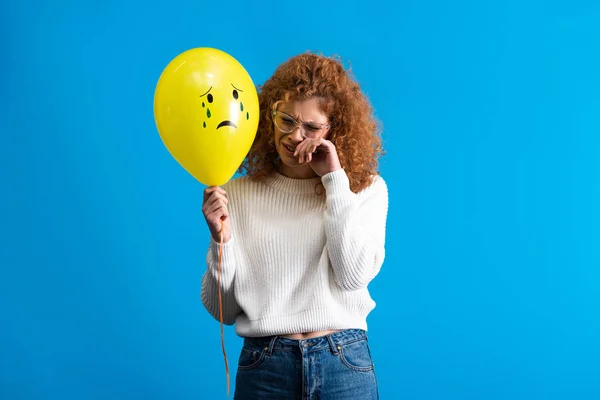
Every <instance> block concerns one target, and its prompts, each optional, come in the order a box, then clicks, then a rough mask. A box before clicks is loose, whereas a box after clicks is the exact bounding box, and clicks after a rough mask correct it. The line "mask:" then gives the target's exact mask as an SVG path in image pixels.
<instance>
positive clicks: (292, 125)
mask: <svg viewBox="0 0 600 400" xmlns="http://www.w3.org/2000/svg"><path fill="white" fill-rule="evenodd" d="M275 125H277V127H278V128H279V129H281V131H282V132H286V133H289V132H291V131H293V130H294V129H296V121H294V120H293V119H292V118H290V117H289V116H287V115H285V114H283V113H281V112H278V113H276V114H275Z"/></svg>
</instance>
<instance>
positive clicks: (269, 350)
mask: <svg viewBox="0 0 600 400" xmlns="http://www.w3.org/2000/svg"><path fill="white" fill-rule="evenodd" d="M277 338H278V336H273V337H272V338H271V342H270V343H269V347H267V349H266V350H267V355H268V356H270V355H271V354H273V347H275V342H276V341H277Z"/></svg>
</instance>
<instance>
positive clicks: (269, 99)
mask: <svg viewBox="0 0 600 400" xmlns="http://www.w3.org/2000/svg"><path fill="white" fill-rule="evenodd" d="M258 91H259V94H258V96H259V103H260V121H259V124H258V132H257V134H256V138H255V139H254V143H253V144H252V148H251V149H250V152H249V153H248V155H247V157H246V159H245V160H244V162H243V163H242V165H241V166H240V171H243V170H245V171H246V174H247V176H248V177H250V178H251V179H253V180H263V179H264V178H266V177H267V176H269V175H270V174H272V173H273V172H275V171H277V168H278V165H279V163H280V162H281V161H280V159H279V154H278V153H277V150H276V148H275V143H274V140H273V138H274V127H273V120H272V117H271V110H273V109H276V107H277V104H279V103H280V102H281V101H285V102H287V101H290V100H294V99H298V100H304V99H307V98H310V97H313V96H317V97H320V98H322V99H323V100H322V101H320V102H319V105H320V108H321V111H322V112H323V113H324V114H326V115H328V117H329V121H330V122H329V123H330V128H329V132H328V134H329V136H328V137H327V139H328V140H330V141H331V142H332V143H333V144H334V145H335V147H336V149H337V154H338V157H339V160H340V164H341V166H342V168H343V169H344V170H345V171H346V174H347V175H348V178H349V180H350V189H351V190H352V191H353V192H354V193H358V192H360V191H361V190H363V189H364V188H366V187H367V186H369V185H370V184H371V182H372V178H373V175H377V174H378V166H379V163H378V158H379V157H380V156H382V155H383V154H384V150H383V148H382V143H381V136H380V134H381V128H380V124H379V122H378V121H377V120H376V119H375V117H374V116H373V110H372V107H371V104H370V102H369V100H368V99H367V97H366V96H365V95H364V94H363V93H362V91H361V90H360V86H359V85H358V83H357V82H356V81H355V80H354V79H353V77H352V76H351V75H350V72H349V71H347V70H346V69H345V68H344V66H343V65H342V63H341V62H340V61H339V59H338V58H334V57H325V56H323V55H316V54H313V53H305V54H300V55H297V56H295V57H292V58H290V59H289V60H288V61H286V62H284V63H283V64H281V65H280V66H279V67H278V68H277V69H276V70H275V73H274V74H273V76H272V77H271V78H269V79H268V80H267V81H266V82H265V83H264V85H262V87H259V88H258Z"/></svg>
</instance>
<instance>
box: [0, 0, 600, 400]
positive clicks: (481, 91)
mask: <svg viewBox="0 0 600 400" xmlns="http://www.w3.org/2000/svg"><path fill="white" fill-rule="evenodd" d="M85 3H87V4H85ZM598 4H599V3H598V2H594V1H587V2H585V1H573V0H572V1H568V2H567V1H533V0H529V1H524V0H521V1H516V0H513V1H497V2H492V1H480V0H479V1H478V0H472V1H466V0H460V1H458V0H457V1H448V2H445V1H433V0H429V1H418V2H417V1H401V2H400V3H399V4H397V5H394V6H392V5H391V2H386V3H385V4H384V3H383V2H376V1H371V2H360V3H356V4H352V3H346V2H342V1H339V2H326V1H321V2H318V6H317V5H311V4H310V3H298V2H296V3H284V2H266V1H265V2H261V4H260V5H252V4H251V2H249V1H235V0H233V1H228V2H219V1H191V0H189V1H178V0H172V1H168V2H164V1H162V2H158V1H144V2H141V1H138V2H125V3H120V2H117V1H105V2H100V1H88V2H76V1H68V0H67V1H64V2H62V3H60V2H58V1H57V2H50V1H46V2H41V1H40V2H35V1H16V0H9V2H3V3H2V5H1V6H0V34H1V38H2V40H1V41H0V46H1V50H2V51H1V57H2V63H1V64H0V68H1V72H2V73H1V74H0V76H1V77H0V79H1V80H2V81H1V88H2V90H1V95H0V102H1V103H0V113H1V120H0V132H1V135H2V136H1V137H2V144H1V146H0V152H1V154H0V156H1V158H0V160H1V161H0V162H1V163H2V165H1V168H0V177H1V189H0V190H1V191H2V192H1V198H0V206H1V207H0V210H1V214H0V217H1V220H0V226H1V230H0V235H1V236H0V265H1V276H0V309H1V314H0V315H1V319H0V398H2V399H219V398H225V396H226V385H225V371H224V362H223V357H222V353H221V348H220V334H219V324H218V322H217V321H215V320H213V319H212V318H211V317H210V316H209V315H208V313H207V312H206V311H205V310H204V309H203V307H202V304H201V302H200V300H199V290H200V279H201V275H202V273H203V272H204V270H205V264H204V257H205V254H206V247H207V244H208V239H209V236H208V230H207V228H206V225H205V223H204V220H203V217H202V213H201V201H202V191H203V189H204V187H203V186H202V185H200V184H198V183H197V182H196V181H194V180H193V178H191V176H189V175H188V174H187V173H186V172H185V171H184V170H183V169H182V168H181V167H180V166H179V165H178V164H177V163H176V162H175V161H174V159H173V158H172V157H171V156H170V155H169V153H168V152H167V150H166V148H165V147H164V146H163V144H162V142H161V141H160V138H159V136H158V133H157V131H156V127H155V124H154V119H153V112H152V101H153V94H154V88H155V85H156V82H157V79H158V77H159V75H160V73H161V72H162V69H163V68H164V67H165V66H166V65H167V63H168V62H169V61H170V60H171V59H172V58H173V57H175V56H176V55H177V54H179V53H180V52H182V51H184V50H187V49H189V48H193V47H216V48H220V49H222V50H224V51H226V52H228V53H230V54H231V55H233V56H234V57H236V58H237V59H238V60H239V61H240V62H241V63H242V65H244V66H245V67H246V69H247V70H248V72H249V73H250V75H251V76H252V78H253V79H254V81H255V83H257V84H260V83H263V82H264V81H265V79H267V78H268V77H269V76H270V75H271V73H272V72H273V71H274V69H275V67H276V66H277V65H278V64H279V63H281V62H283V61H284V60H286V59H287V58H288V57H290V56H292V55H295V54H297V53H301V52H304V51H306V50H316V51H322V52H324V53H325V54H327V55H332V54H338V55H340V56H342V57H343V58H344V59H345V60H347V62H348V63H351V64H352V67H353V69H354V72H355V74H356V76H357V77H358V79H359V81H360V83H361V85H362V87H363V89H364V90H365V92H366V93H367V94H368V95H369V97H370V99H371V100H372V102H373V105H374V106H375V109H376V110H377V115H378V117H379V118H380V119H381V120H382V122H383V124H384V133H383V138H384V143H385V146H386V149H387V155H386V157H385V159H384V161H383V163H382V168H381V171H382V175H383V176H384V178H385V179H386V180H387V182H388V185H389V189H390V213H389V221H388V222H389V229H388V234H387V259H386V262H385V264H384V267H383V269H382V272H381V274H380V276H379V277H378V278H377V279H376V280H375V281H374V282H373V283H372V285H371V292H372V295H373V297H374V299H375V300H376V301H377V304H378V305H377V308H376V309H375V310H374V311H373V313H372V314H371V315H370V316H369V320H368V321H369V328H370V331H369V332H370V337H371V343H372V350H373V353H374V358H375V363H376V370H377V374H378V379H379V385H380V392H381V397H382V398H383V399H461V400H465V399H511V400H513V399H527V400H531V399H544V400H551V399H565V400H566V399H569V400H571V399H598V398H600V382H599V380H600V272H599V271H600V269H599V267H600V211H599V205H600V161H599V160H600V157H599V153H600V138H599V134H600V117H599V115H600V114H599V111H600V74H599V73H598V71H600V45H599V43H600V23H599V22H598V21H600V6H599V5H598ZM226 345H227V352H228V356H229V361H230V366H231V367H232V369H233V370H235V367H236V365H237V356H238V354H239V349H240V346H241V340H240V339H239V338H238V337H237V336H236V335H235V332H234V330H233V328H231V327H228V328H227V330H226ZM234 378H235V376H232V380H233V379H234Z"/></svg>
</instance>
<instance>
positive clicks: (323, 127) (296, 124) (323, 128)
mask: <svg viewBox="0 0 600 400" xmlns="http://www.w3.org/2000/svg"><path fill="white" fill-rule="evenodd" d="M277 114H283V115H285V116H286V117H288V118H289V119H291V120H292V121H294V128H293V129H292V130H290V131H286V130H283V129H281V127H280V126H279V125H277V122H275V119H276V118H277ZM271 116H272V117H273V123H274V124H275V126H276V127H277V129H279V130H280V131H281V132H283V133H292V132H294V131H295V130H296V129H298V128H300V133H301V134H302V137H303V138H304V139H307V138H308V136H306V129H305V128H304V124H306V122H298V121H297V120H296V118H294V117H292V116H291V115H290V114H288V113H285V112H283V111H279V110H271ZM311 124H315V125H320V128H319V130H320V131H323V134H322V135H319V136H317V137H314V138H310V139H318V138H321V137H323V136H325V134H326V133H327V131H328V130H329V128H330V127H331V125H329V124H322V123H319V122H311Z"/></svg>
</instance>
